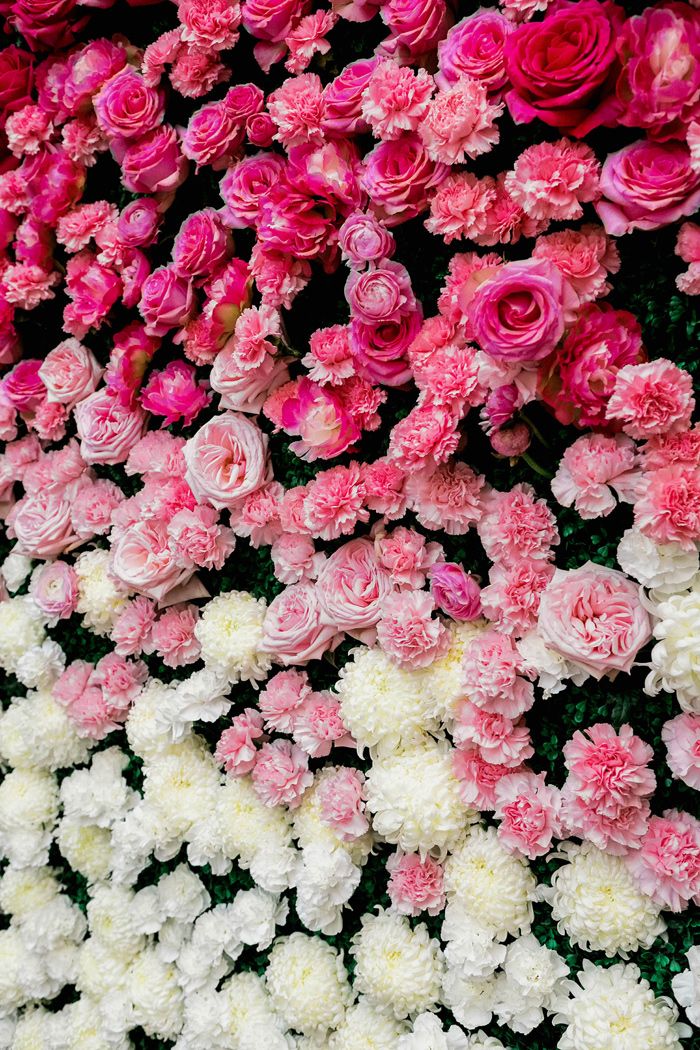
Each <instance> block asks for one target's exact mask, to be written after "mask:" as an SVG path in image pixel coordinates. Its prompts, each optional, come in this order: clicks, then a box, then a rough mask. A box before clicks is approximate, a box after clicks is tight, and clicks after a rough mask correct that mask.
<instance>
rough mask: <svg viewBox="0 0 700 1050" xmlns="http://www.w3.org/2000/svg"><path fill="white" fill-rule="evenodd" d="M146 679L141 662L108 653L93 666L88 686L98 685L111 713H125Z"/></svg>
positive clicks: (144, 668) (144, 667) (145, 669)
mask: <svg viewBox="0 0 700 1050" xmlns="http://www.w3.org/2000/svg"><path fill="white" fill-rule="evenodd" d="M147 678H148V668H147V667H146V665H145V664H144V663H142V662H141V660H126V659H125V658H124V657H123V656H119V654H118V653H108V654H107V656H103V657H102V659H101V660H99V661H98V663H97V664H96V665H95V670H94V673H93V674H92V675H91V676H90V682H89V684H90V685H99V686H100V687H101V689H102V692H103V694H104V697H105V699H106V700H107V702H108V704H109V707H110V709H111V710H112V711H113V712H127V711H128V709H129V706H130V705H131V703H132V702H133V700H135V699H136V697H137V696H138V694H139V693H140V691H141V686H142V685H143V683H144V682H145V681H146V679H147Z"/></svg>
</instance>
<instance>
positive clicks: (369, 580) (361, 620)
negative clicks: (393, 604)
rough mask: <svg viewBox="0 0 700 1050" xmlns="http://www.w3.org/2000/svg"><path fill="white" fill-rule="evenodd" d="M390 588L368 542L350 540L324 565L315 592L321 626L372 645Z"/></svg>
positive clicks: (364, 540)
mask: <svg viewBox="0 0 700 1050" xmlns="http://www.w3.org/2000/svg"><path fill="white" fill-rule="evenodd" d="M392 590H393V585H392V582H391V578H390V576H389V574H388V573H387V572H386V571H385V570H384V569H382V567H381V566H380V565H379V563H378V561H377V558H376V555H375V552H374V548H373V546H372V543H371V541H370V540H368V539H355V540H350V542H349V543H344V544H343V546H342V547H339V548H338V550H337V551H334V553H333V554H331V555H330V557H329V558H328V559H327V560H326V561H325V562H324V564H323V566H322V567H321V569H320V571H319V574H318V582H317V585H316V593H317V595H318V601H319V604H320V607H321V615H322V618H323V621H324V623H326V624H328V625H329V626H331V627H336V628H337V629H338V630H340V631H347V632H348V634H350V635H351V636H352V637H353V638H357V639H358V640H359V641H362V642H365V643H366V644H371V643H372V642H373V641H374V639H375V637H376V632H375V629H374V628H375V626H376V624H377V621H378V620H379V617H380V616H381V614H382V608H383V605H384V602H385V601H386V599H387V598H388V596H389V595H390V594H391V592H392Z"/></svg>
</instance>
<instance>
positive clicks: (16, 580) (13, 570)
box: [0, 551, 32, 594]
mask: <svg viewBox="0 0 700 1050" xmlns="http://www.w3.org/2000/svg"><path fill="white" fill-rule="evenodd" d="M31 571H32V559H31V558H28V557H27V556H26V555H25V554H18V553H17V551H11V552H10V553H9V554H8V555H7V557H6V558H5V560H4V562H3V563H2V565H1V566H0V573H2V577H3V579H4V580H5V583H6V584H7V589H8V591H10V593H11V594H14V592H15V591H18V590H19V588H20V587H21V586H22V584H23V583H24V581H25V580H26V578H27V576H29V573H30V572H31Z"/></svg>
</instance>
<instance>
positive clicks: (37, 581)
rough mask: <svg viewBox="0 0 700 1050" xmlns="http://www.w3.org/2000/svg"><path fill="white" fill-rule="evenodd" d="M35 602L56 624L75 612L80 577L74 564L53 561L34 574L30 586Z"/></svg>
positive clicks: (51, 622)
mask: <svg viewBox="0 0 700 1050" xmlns="http://www.w3.org/2000/svg"><path fill="white" fill-rule="evenodd" d="M29 593H30V594H31V596H32V598H33V600H34V603H35V604H36V605H37V606H38V607H39V609H41V611H42V613H43V614H44V616H45V617H46V618H47V621H48V625H49V626H50V627H51V626H54V625H55V624H56V623H58V621H59V620H66V619H68V617H69V616H72V615H73V613H74V612H75V609H76V606H77V604H78V577H77V575H76V572H75V569H74V568H73V566H72V565H69V564H68V563H67V562H65V561H53V562H49V563H48V564H47V565H42V566H41V568H40V569H39V570H38V572H37V573H35V574H34V575H33V576H32V581H31V584H30V586H29Z"/></svg>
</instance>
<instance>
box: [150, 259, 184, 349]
mask: <svg viewBox="0 0 700 1050" xmlns="http://www.w3.org/2000/svg"><path fill="white" fill-rule="evenodd" d="M193 308H194V289H193V288H192V284H191V283H190V281H188V280H187V278H186V277H181V276H180V274H179V273H178V272H177V271H176V269H175V267H174V266H159V267H158V269H157V270H154V271H153V273H151V274H149V275H148V277H147V278H146V280H145V281H144V282H143V288H142V290H141V300H140V302H139V313H140V314H141V316H142V317H143V319H144V321H145V324H146V332H147V333H148V335H158V336H160V335H165V334H166V332H169V331H170V329H171V328H178V327H181V326H182V325H184V324H186V323H187V320H188V319H189V317H190V315H191V313H192V310H193Z"/></svg>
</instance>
